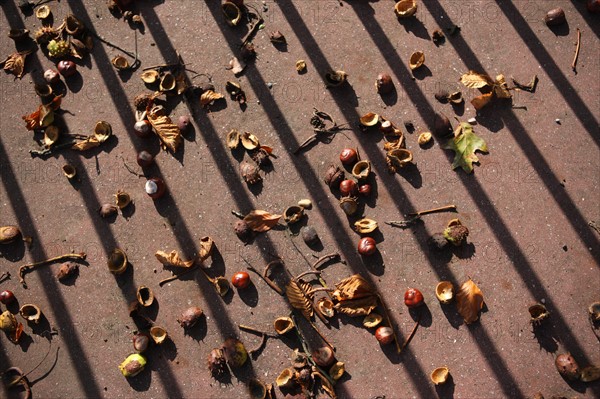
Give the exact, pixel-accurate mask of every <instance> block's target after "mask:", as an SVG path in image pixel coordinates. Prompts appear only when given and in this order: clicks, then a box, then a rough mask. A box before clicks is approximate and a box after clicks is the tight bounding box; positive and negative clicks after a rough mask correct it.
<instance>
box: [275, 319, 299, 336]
mask: <svg viewBox="0 0 600 399" xmlns="http://www.w3.org/2000/svg"><path fill="white" fill-rule="evenodd" d="M273 327H274V328H275V331H276V332H277V334H279V335H283V334H285V333H287V332H288V331H291V330H292V328H294V322H293V321H292V319H291V318H289V317H278V318H276V319H275V321H274V322H273Z"/></svg>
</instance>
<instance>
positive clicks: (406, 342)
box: [398, 313, 421, 353]
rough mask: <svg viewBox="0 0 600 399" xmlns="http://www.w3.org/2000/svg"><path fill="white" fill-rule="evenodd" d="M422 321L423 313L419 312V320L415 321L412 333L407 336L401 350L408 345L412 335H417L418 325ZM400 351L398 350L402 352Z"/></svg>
mask: <svg viewBox="0 0 600 399" xmlns="http://www.w3.org/2000/svg"><path fill="white" fill-rule="evenodd" d="M420 321H421V314H420V313H419V316H418V317H417V321H416V322H415V326H414V327H413V329H412V331H411V332H410V335H409V336H408V337H407V338H406V340H405V341H404V343H403V344H402V348H400V352H401V351H403V350H404V348H406V346H407V345H408V343H409V342H410V340H411V339H412V337H413V336H414V335H415V332H417V327H419V322H420ZM400 352H398V353H400Z"/></svg>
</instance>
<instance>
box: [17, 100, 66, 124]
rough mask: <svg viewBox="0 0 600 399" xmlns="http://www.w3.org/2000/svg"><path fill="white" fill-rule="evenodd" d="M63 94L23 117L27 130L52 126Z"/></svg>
mask: <svg viewBox="0 0 600 399" xmlns="http://www.w3.org/2000/svg"><path fill="white" fill-rule="evenodd" d="M61 101H62V96H56V97H54V99H53V100H52V102H51V103H50V104H48V105H40V106H39V108H38V109H37V110H36V111H34V112H32V113H31V114H29V115H24V116H22V117H21V118H22V119H23V120H24V121H25V127H26V128H27V130H37V129H41V128H44V127H47V126H50V125H51V124H52V122H54V111H56V110H57V109H58V108H60V103H61Z"/></svg>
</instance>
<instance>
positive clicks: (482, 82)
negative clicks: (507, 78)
mask: <svg viewBox="0 0 600 399" xmlns="http://www.w3.org/2000/svg"><path fill="white" fill-rule="evenodd" d="M460 82H461V83H462V84H464V85H465V86H467V87H469V88H471V89H481V88H483V87H486V86H492V85H493V84H494V81H493V80H492V78H490V77H489V76H488V75H486V74H483V73H477V72H474V71H469V72H467V73H465V74H464V75H462V76H461V77H460Z"/></svg>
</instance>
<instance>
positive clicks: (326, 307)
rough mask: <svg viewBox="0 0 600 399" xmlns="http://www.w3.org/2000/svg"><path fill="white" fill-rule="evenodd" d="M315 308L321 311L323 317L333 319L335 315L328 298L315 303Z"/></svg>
mask: <svg viewBox="0 0 600 399" xmlns="http://www.w3.org/2000/svg"><path fill="white" fill-rule="evenodd" d="M317 308H318V309H319V310H320V311H321V313H322V314H323V315H324V316H325V317H329V318H331V317H333V316H334V315H335V310H334V308H333V302H332V301H331V299H329V298H328V297H323V298H320V299H319V300H318V301H317Z"/></svg>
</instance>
